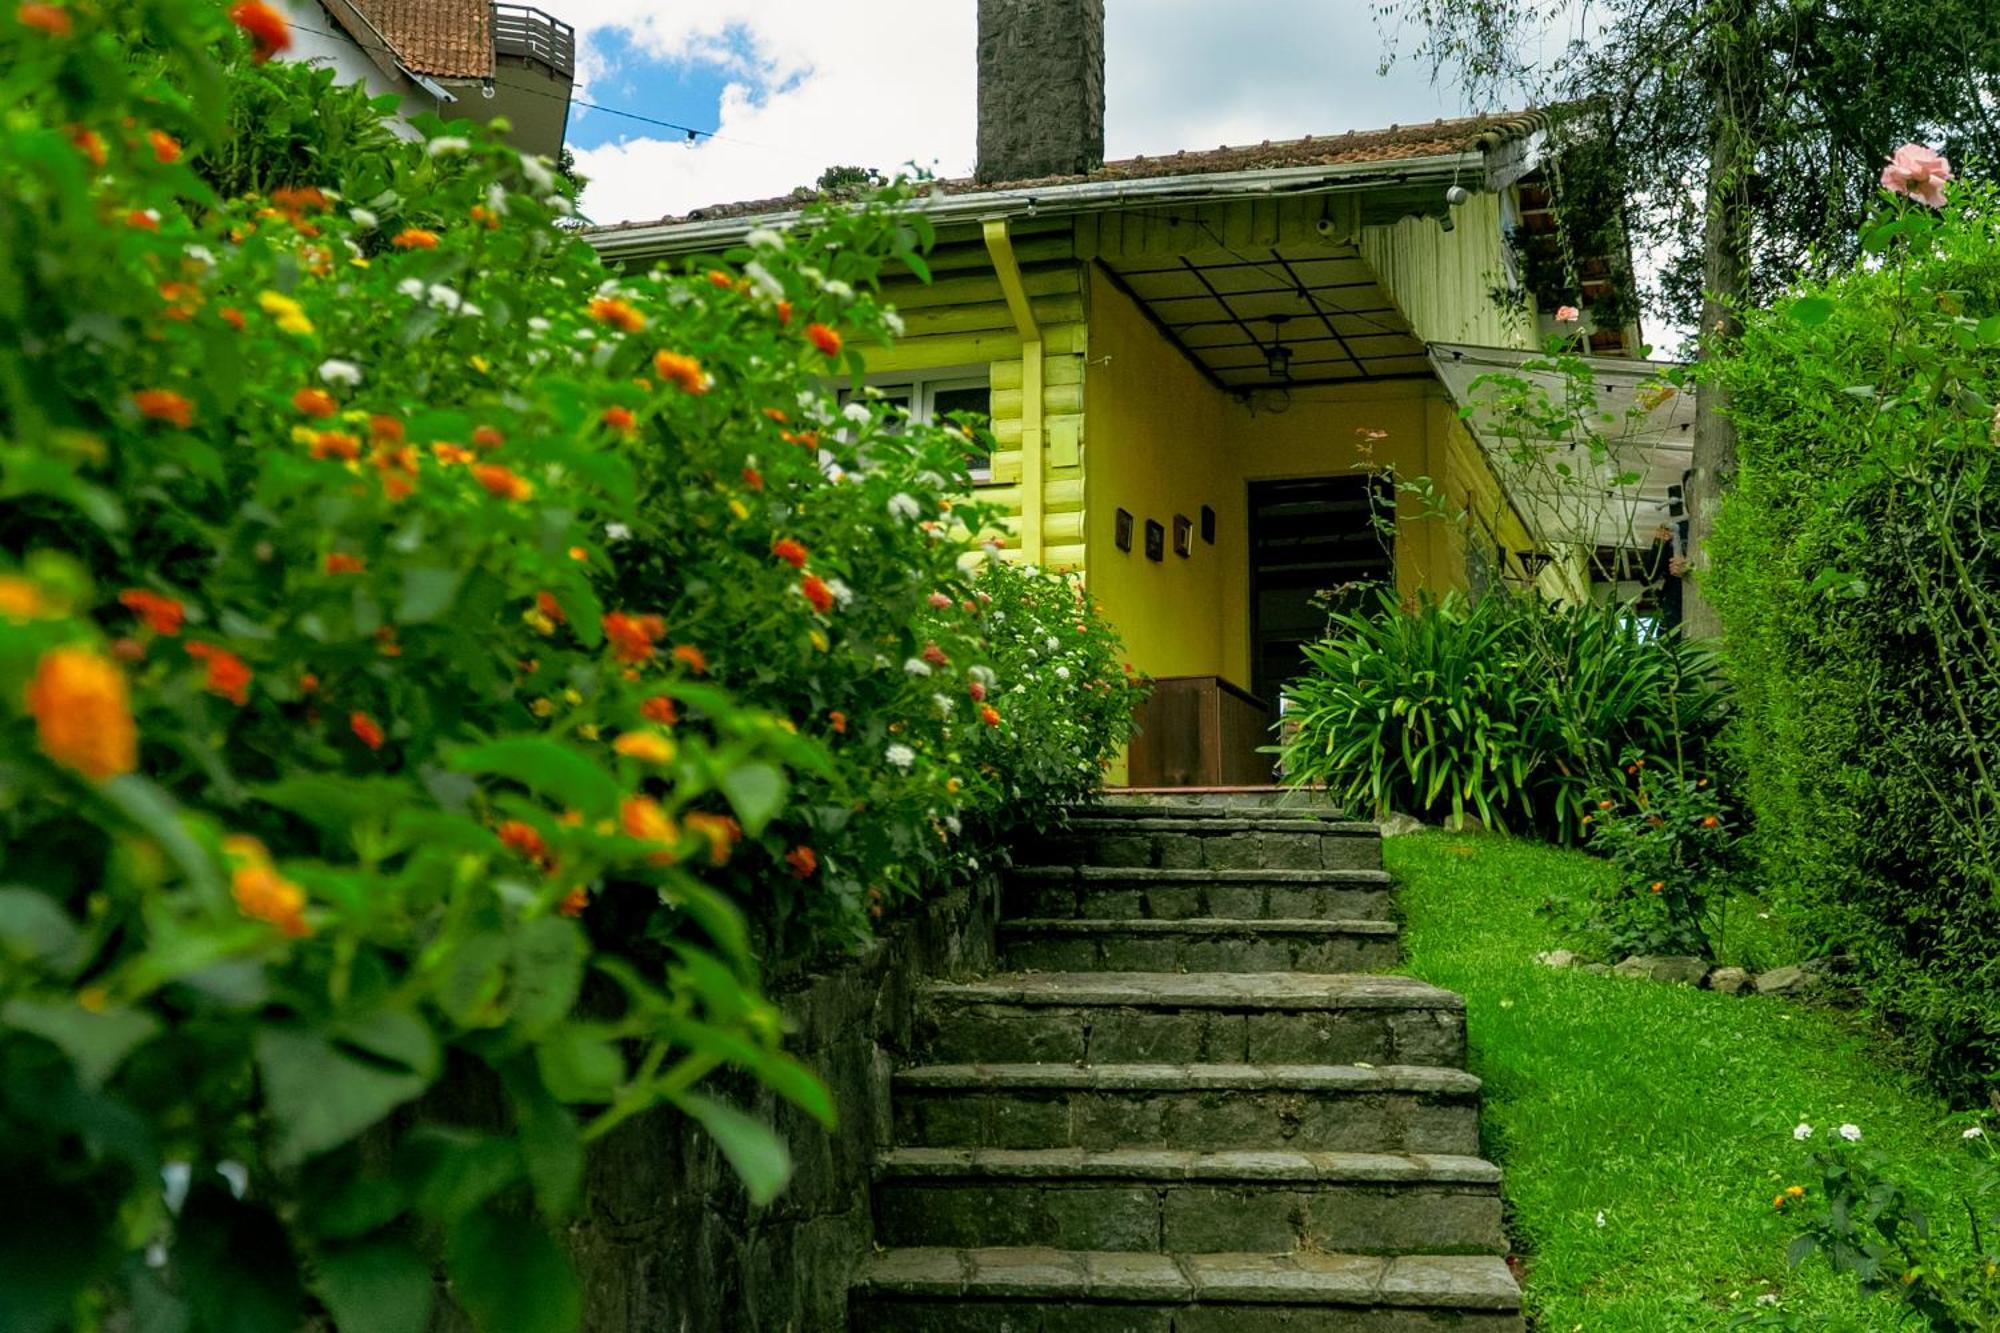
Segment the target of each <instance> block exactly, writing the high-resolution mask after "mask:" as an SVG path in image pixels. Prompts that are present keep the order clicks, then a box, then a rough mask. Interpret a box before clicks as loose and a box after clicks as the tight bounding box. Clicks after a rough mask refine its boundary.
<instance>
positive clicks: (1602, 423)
mask: <svg viewBox="0 0 2000 1333" xmlns="http://www.w3.org/2000/svg"><path fill="white" fill-rule="evenodd" d="M1430 358H1431V364H1432V366H1434V367H1435V368H1436V370H1437V374H1438V378H1440V379H1441V380H1443V381H1444V385H1445V388H1446V391H1447V392H1449V393H1450V394H1451V396H1452V399H1453V400H1454V401H1455V402H1457V403H1458V404H1459V406H1460V407H1461V408H1468V407H1469V408H1470V409H1471V412H1470V413H1469V415H1468V416H1467V417H1466V425H1467V426H1468V427H1470V428H1471V431H1472V434H1473V436H1474V437H1475V438H1476V439H1477V440H1478V441H1479V444H1480V447H1481V449H1482V450H1484V452H1485V454H1486V457H1487V460H1488V462H1489V463H1490V464H1491V466H1492V468H1493V471H1494V474H1495V475H1496V476H1497V477H1499V479H1500V482H1501V484H1502V485H1503V486H1504V487H1505V488H1506V490H1507V493H1508V495H1509V496H1510V497H1511V498H1512V500H1513V502H1514V504H1515V506H1516V507H1517V508H1518V509H1519V511H1520V513H1521V516H1522V518H1523V520H1524V521H1525V522H1526V523H1527V524H1528V525H1529V527H1530V528H1531V529H1533V530H1534V532H1535V535H1536V536H1537V538H1538V539H1539V540H1541V541H1543V542H1548V543H1564V542H1568V543H1581V544H1587V545H1591V546H1596V547H1628V548H1629V547H1644V546H1645V545H1647V544H1648V543H1649V542H1650V541H1651V540H1652V534H1653V531H1654V529H1655V528H1656V527H1658V526H1659V525H1660V524H1662V523H1671V522H1673V521H1675V518H1676V517H1677V516H1676V515H1675V514H1674V513H1673V509H1672V506H1673V505H1674V500H1675V497H1674V496H1670V495H1669V494H1668V489H1669V488H1670V487H1671V488H1674V489H1675V491H1676V494H1677V493H1678V488H1679V486H1680V484H1681V478H1682V476H1683V475H1684V474H1685V473H1686V472H1687V469H1688V462H1689V457H1690V454H1691V452H1692V449H1693V443H1694V401H1695V400H1694V395H1695V390H1694V386H1693V385H1691V384H1690V385H1686V386H1684V387H1678V388H1676V387H1675V386H1673V385H1671V384H1668V383H1667V382H1666V381H1665V380H1664V379H1663V376H1664V375H1665V374H1666V373H1667V372H1670V371H1673V370H1676V369H1678V368H1679V363H1677V362H1669V361H1639V360H1634V359H1631V358H1627V357H1615V356H1584V357H1581V358H1579V359H1580V360H1581V361H1582V362H1584V363H1585V364H1586V365H1587V366H1588V368H1589V370H1590V373H1591V376H1592V377H1593V379H1594V381H1595V399H1596V401H1595V403H1594V404H1593V406H1592V408H1591V409H1590V410H1588V411H1585V410H1584V409H1583V408H1582V407H1581V405H1578V407H1577V410H1576V411H1575V412H1573V413H1570V412H1564V411H1562V410H1561V409H1562V407H1563V404H1564V403H1565V401H1566V399H1567V397H1568V395H1569V392H1570V386H1569V383H1568V381H1567V379H1566V377H1565V376H1564V374H1563V373H1562V372H1561V371H1560V370H1559V369H1557V368H1556V365H1555V363H1554V361H1553V360H1552V358H1550V357H1549V356H1548V355H1546V354H1545V353H1542V352H1527V351H1521V350H1518V349H1515V348H1506V347H1474V346H1469V345H1466V344H1462V343H1432V344H1430ZM1523 386H1531V387H1529V388H1528V392H1529V393H1530V394H1532V393H1533V391H1534V390H1535V389H1539V390H1540V392H1541V394H1542V395H1545V398H1544V400H1543V401H1544V402H1545V403H1546V404H1547V405H1549V406H1550V407H1553V408H1555V409H1557V410H1556V411H1555V412H1553V413H1548V414H1546V415H1547V417H1548V418H1550V419H1552V420H1560V421H1561V422H1562V426H1560V427H1558V426H1555V425H1552V424H1550V423H1549V420H1544V421H1543V422H1542V424H1539V425H1537V426H1534V427H1527V426H1525V425H1524V424H1523V423H1524V420H1525V418H1524V416H1523V415H1522V414H1519V413H1515V412H1510V411H1508V410H1506V409H1505V408H1503V407H1500V406H1497V404H1499V403H1501V402H1505V401H1507V400H1510V399H1516V400H1517V399H1518V398H1519V397H1520V395H1521V393H1522V391H1523ZM1536 415H1538V416H1540V415H1543V414H1540V413H1538V414H1536ZM1578 418H1587V419H1586V420H1584V421H1582V422H1581V423H1578ZM1571 423H1578V424H1576V425H1575V427H1574V429H1573V430H1571ZM1566 430H1570V432H1571V433H1565V432H1566ZM1591 432H1594V433H1595V434H1596V435H1598V436H1599V437H1601V439H1602V440H1603V442H1604V446H1605V447H1604V451H1603V456H1602V457H1599V458H1594V457H1593V454H1592V451H1591V449H1590V448H1589V446H1588V445H1587V444H1583V443H1579V440H1581V439H1584V438H1586V436H1587V434H1588V433H1591ZM1524 443H1525V444H1527V445H1529V446H1531V447H1529V448H1525V449H1524V448H1523V445H1524Z"/></svg>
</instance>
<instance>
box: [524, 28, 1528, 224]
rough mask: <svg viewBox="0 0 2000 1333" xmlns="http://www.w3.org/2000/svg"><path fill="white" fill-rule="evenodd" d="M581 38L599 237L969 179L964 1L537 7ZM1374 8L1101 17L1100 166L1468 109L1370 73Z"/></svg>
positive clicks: (1418, 75)
mask: <svg viewBox="0 0 2000 1333" xmlns="http://www.w3.org/2000/svg"><path fill="white" fill-rule="evenodd" d="M540 3H541V4H542V5H543V7H545V8H547V9H549V10H550V11H552V12H553V13H555V15H556V16H557V17H558V18H561V19H563V20H564V21H566V22H569V23H573V24H575V25H576V27H577V30H578V40H579V58H578V59H579V68H578V71H577V82H578V87H577V96H578V98H579V99H581V100H583V101H588V102H596V103H599V104H601V105H603V106H606V107H615V108H618V109H619V110H622V111H630V112H635V113H638V114H640V115H644V116H648V117H651V118H653V119H656V120H664V121H671V122H673V123H674V124H676V125H680V126H684V127H693V128H696V129H700V130H704V131H706V130H714V131H715V135H714V137H713V138H710V137H706V136H704V137H701V138H699V139H697V140H696V141H695V142H693V143H689V142H688V141H687V138H686V135H685V134H683V133H682V132H680V131H678V130H673V129H667V128H664V127H661V126H657V125H651V124H647V123H644V122H641V121H637V120H633V119H630V118H627V117H624V116H617V115H612V114H609V113H607V112H604V111H598V110H592V109H589V108H585V107H580V106H579V107H573V108H572V110H571V112H570V126H569V141H570V146H571V148H572V149H573V150H574V151H575V153H576V158H577V167H578V169H579V171H581V173H582V174H583V175H584V176H585V177H587V178H589V180H590V182H591V184H590V188H589V189H588V190H587V191H586V193H585V195H584V198H583V209H582V211H583V212H584V213H585V215H587V216H588V217H589V218H590V219H591V220H592V221H593V222H600V223H608V222H622V221H630V220H634V219H651V218H657V217H662V216H667V215H670V214H679V213H685V212H686V211H688V210H689V209H691V208H698V207H700V206H701V205H703V204H714V203H724V202H730V201H735V200H741V199H758V198H765V197H768V196H772V195H778V194H783V193H785V192H786V191H788V190H790V189H792V188H793V187H794V186H798V185H804V184H809V183H811V182H812V181H813V180H814V178H816V177H817V176H818V175H819V173H820V171H821V170H822V169H823V168H825V167H827V166H830V165H834V164H842V165H855V166H864V167H873V168H876V169H878V170H881V171H884V172H891V173H892V172H894V171H895V170H897V169H898V168H900V167H902V166H904V165H905V164H908V163H916V164H918V165H920V166H924V167H927V168H929V169H930V170H932V171H934V172H936V173H937V174H939V175H943V176H955V175H964V174H967V173H969V172H970V170H971V168H972V159H973V142H974V103H975V83H974V27H975V21H974V18H975V12H976V9H977V6H976V4H975V3H974V0H701V2H700V3H691V2H690V0H540ZM1372 7H1373V6H1372V5H1371V4H1369V3H1368V2H1367V0H1234V3H1231V4H1226V5H1217V4H1214V3H1212V0H1200V2H1199V3H1197V0H1108V5H1107V16H1106V24H1107V28H1106V40H1105V46H1106V52H1105V82H1106V96H1105V152H1106V154H1107V156H1110V157H1113V158H1117V157H1129V156H1131V155H1133V154H1137V153H1146V154H1154V153H1169V152H1173V151H1174V150H1176V149H1181V148H1214V147H1216V146H1218V145H1221V144H1241V143H1255V142H1258V141H1260V140H1263V139H1291V138H1297V137H1299V136H1300V135H1304V134H1333V133H1339V132H1341V131H1343V130H1350V129H1372V128H1377V127H1380V126H1385V125H1389V124H1394V123H1405V124H1407V123H1410V122H1413V121H1420V120H1431V119H1435V118H1436V117H1438V116H1447V115H1458V114H1461V113H1463V112H1465V111H1471V110H1491V109H1494V108H1488V107H1468V106H1466V105H1464V104H1463V103H1462V101H1461V100H1460V99H1459V98H1458V96H1457V94H1456V93H1454V92H1453V91H1451V90H1450V89H1442V90H1441V89H1438V88H1434V87H1433V86H1432V84H1431V81H1430V78H1429V75H1428V71H1427V70H1426V69H1424V68H1422V67H1420V66H1419V65H1417V64H1416V63H1414V62H1410V61H1407V60H1405V61H1402V62H1399V63H1397V64H1396V65H1395V66H1394V67H1393V68H1392V69H1391V71H1390V72H1389V74H1388V75H1387V76H1386V77H1384V76H1382V75H1380V74H1378V72H1377V67H1378V66H1379V64H1380V63H1381V58H1382V55H1383V35H1382V32H1381V30H1380V29H1379V28H1378V27H1377V25H1376V22H1375V19H1374V17H1373V15H1372V14H1371V12H1370V11H1371V9H1372Z"/></svg>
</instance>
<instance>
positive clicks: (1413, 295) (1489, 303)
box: [1359, 194, 1534, 347]
mask: <svg viewBox="0 0 2000 1333" xmlns="http://www.w3.org/2000/svg"><path fill="white" fill-rule="evenodd" d="M1452 221H1453V223H1454V224H1455V225H1454V226H1453V228H1452V230H1450V231H1446V230H1444V229H1443V228H1442V227H1440V226H1438V224H1437V220H1436V219H1435V218H1425V217H1410V218H1404V219H1403V220H1402V221H1400V222H1397V223H1394V224H1393V225H1390V226H1386V227H1363V228H1362V229H1361V236H1360V240H1359V248H1360V250H1361V257H1362V258H1364V259H1366V260H1367V261H1368V266H1369V267H1370V268H1372V269H1374V270H1375V273H1376V276H1377V277H1378V278H1379V279H1380V280H1381V283H1382V288H1383V290H1384V291H1386V292H1388V294H1389V299H1390V300H1392V301H1394V302H1395V303H1396V306H1397V308H1398V309H1399V310H1401V311H1402V312H1403V317H1404V318H1405V319H1407V320H1409V322H1410V327H1411V328H1412V329H1415V330H1416V334H1417V337H1419V338H1421V339H1422V340H1423V341H1425V342H1461V343H1476V344H1478V345H1480V346H1483V347H1531V346H1533V345H1534V327H1533V322H1532V319H1531V318H1530V316H1529V315H1528V313H1527V312H1526V311H1525V310H1520V309H1510V308H1505V307H1503V306H1502V305H1501V304H1500V303H1499V302H1496V301H1495V300H1494V299H1493V293H1494V292H1495V291H1496V290H1499V289H1501V288H1504V287H1506V286H1507V285H1508V281H1507V276H1506V274H1507V260H1506V256H1505V253H1504V246H1505V245H1506V242H1505V241H1504V240H1503V239H1502V237H1501V235H1500V197H1499V196H1498V195H1494V194H1475V195H1473V197H1472V198H1471V199H1470V200H1469V201H1467V202H1466V203H1463V204H1461V205H1459V206H1458V207H1457V208H1455V209H1453V210H1452Z"/></svg>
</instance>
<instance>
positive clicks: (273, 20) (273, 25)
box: [229, 0, 292, 65]
mask: <svg viewBox="0 0 2000 1333" xmlns="http://www.w3.org/2000/svg"><path fill="white" fill-rule="evenodd" d="M229 21H230V22H231V23H234V24H235V25H236V26H237V27H239V28H241V29H243V31H244V32H246V33H248V34H249V36H250V45H251V47H252V49H253V52H254V55H255V58H256V61H257V63H258V64H260V65H261V64H263V63H264V62H265V61H266V60H269V59H270V58H271V57H272V56H274V55H276V54H278V52H280V51H282V50H284V49H285V48H287V47H289V46H290V45H291V44H292V29H291V25H290V24H288V23H286V22H285V16H284V15H282V14H280V13H279V12H278V11H277V10H275V9H273V8H271V7H270V6H269V5H267V4H265V3H264V0H242V3H240V4H237V5H235V6H232V7H231V9H230V11H229Z"/></svg>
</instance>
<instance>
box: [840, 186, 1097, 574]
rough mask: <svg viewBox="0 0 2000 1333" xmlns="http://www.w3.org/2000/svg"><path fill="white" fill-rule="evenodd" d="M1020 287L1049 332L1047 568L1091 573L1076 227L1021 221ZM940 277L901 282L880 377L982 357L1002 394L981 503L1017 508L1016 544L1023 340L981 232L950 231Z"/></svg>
mask: <svg viewBox="0 0 2000 1333" xmlns="http://www.w3.org/2000/svg"><path fill="white" fill-rule="evenodd" d="M1010 231H1011V233H1012V242H1013V250H1014V257H1015V260H1016V261H1017V262H1018V263H1019V264H1020V268H1021V285H1022V289H1023V291H1024V293H1025V295H1026V296H1027V297H1028V301H1029V305H1030V307H1031V308H1032V310H1033V312H1034V319H1035V322H1036V324H1037V325H1038V326H1039V329H1040V332H1041V335H1042V451H1043V465H1042V534H1041V536H1042V543H1041V545H1042V556H1041V558H1042V563H1043V564H1044V565H1046V566H1048V567H1049V568H1052V569H1074V570H1078V571H1081V570H1082V569H1083V568H1084V543H1083V536H1082V533H1083V458H1082V447H1081V446H1082V439H1083V359H1084V355H1085V353H1086V351H1087V350H1088V347H1089V337H1088V333H1087V328H1086V321H1085V310H1084V296H1083V277H1082V271H1081V270H1080V268H1079V267H1078V265H1077V262H1076V258H1075V251H1076V247H1075V240H1074V233H1073V226H1072V224H1071V223H1070V222H1069V220H1067V219H1063V220H1059V221H1057V222H1054V223H1040V224H1038V223H1036V222H1034V221H1033V220H1025V221H1023V220H1017V221H1015V222H1013V223H1012V224H1011V225H1010ZM930 267H931V272H932V275H933V278H934V281H932V282H930V283H928V284H926V283H921V282H918V281H916V280H915V279H914V278H896V279H892V280H890V281H888V282H886V283H885V284H884V291H883V299H884V300H886V301H887V302H889V303H890V304H892V305H894V306H895V307H896V308H897V310H898V311H899V312H900V313H901V315H902V317H903V324H904V327H905V330H906V332H905V335H904V337H902V338H901V339H899V340H898V341H897V342H896V344H895V345H894V346H893V347H867V348H864V349H863V356H864V358H865V360H866V361H867V365H868V369H869V371H870V373H884V372H894V371H903V370H907V371H919V370H937V369H943V368H946V367H957V366H968V365H980V364H983V365H985V366H986V368H987V375H988V378H989V381H990V383H991V385H992V389H993V402H992V418H993V420H992V429H993V437H994V454H993V480H992V482H991V484H989V485H983V486H981V487H980V488H979V494H978V498H979V499H981V500H984V501H987V502H989V503H992V504H995V505H998V506H999V507H1000V508H1001V509H1002V510H1003V511H1004V512H1005V514H1006V516H1007V517H1006V518H1005V520H1004V522H1003V526H1004V527H1005V528H1006V530H1007V532H1008V533H1009V550H1010V554H1011V553H1018V552H1019V550H1020V537H1021V513H1022V509H1023V504H1022V501H1023V498H1024V497H1023V495H1022V491H1021V472H1022V455H1021V422H1022V407H1023V402H1022V388H1021V385H1022V378H1023V376H1022V365H1021V346H1022V342H1021V335H1020V332H1019V330H1018V328H1017V327H1016V325H1015V321H1014V317H1013V314H1012V313H1011V312H1010V311H1009V309H1008V307H1007V299H1006V294H1005V293H1004V292H1003V291H1002V290H1001V285H1000V280H999V278H998V277H997V276H996V275H995V274H994V271H993V259H992V256H991V255H990V254H989V253H988V251H987V249H986V246H985V244H984V242H983V240H982V239H981V237H980V235H979V233H978V232H976V231H973V232H963V233H957V234H947V235H945V236H943V237H940V240H939V244H938V247H937V249H936V250H935V251H933V253H932V255H931V257H930Z"/></svg>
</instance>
